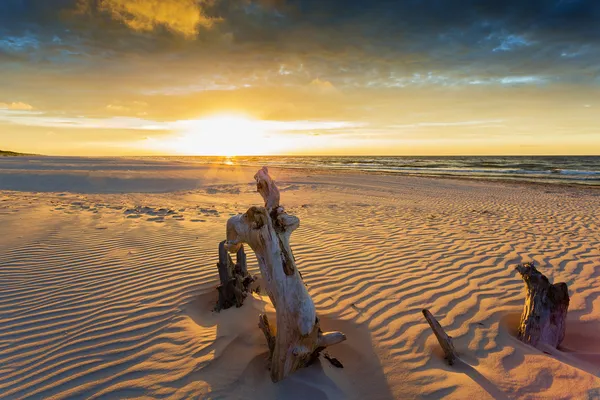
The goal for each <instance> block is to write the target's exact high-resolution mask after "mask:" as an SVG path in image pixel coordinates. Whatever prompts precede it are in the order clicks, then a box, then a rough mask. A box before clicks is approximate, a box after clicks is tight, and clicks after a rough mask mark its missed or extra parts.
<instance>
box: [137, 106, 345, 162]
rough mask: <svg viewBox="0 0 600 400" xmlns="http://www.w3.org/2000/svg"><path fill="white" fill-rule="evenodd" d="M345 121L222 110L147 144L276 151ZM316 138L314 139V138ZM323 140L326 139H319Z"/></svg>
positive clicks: (226, 151) (226, 152)
mask: <svg viewBox="0 0 600 400" xmlns="http://www.w3.org/2000/svg"><path fill="white" fill-rule="evenodd" d="M343 124H344V123H338V122H326V123H311V122H307V121H293V122H292V121H290V122H280V121H261V120H257V119H253V118H249V117H246V116H243V115H234V114H220V115H215V116H212V117H208V118H203V119H196V120H183V121H177V122H175V123H173V124H172V126H171V128H173V131H174V133H173V135H170V136H169V137H166V138H164V137H163V138H161V139H152V138H149V139H148V140H147V142H146V147H149V148H152V149H153V150H155V151H161V152H163V153H176V154H181V155H198V156H240V155H273V154H281V153H283V152H286V151H293V150H294V149H297V148H302V147H305V146H306V145H307V143H308V142H314V141H315V140H314V138H311V137H310V135H307V134H306V133H307V131H310V130H312V129H314V128H320V127H323V128H325V129H339V128H342V127H343V126H344V125H343ZM311 139H312V140H311ZM319 141H322V140H319Z"/></svg>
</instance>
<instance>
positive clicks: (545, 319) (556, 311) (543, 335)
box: [516, 263, 569, 350]
mask: <svg viewBox="0 0 600 400" xmlns="http://www.w3.org/2000/svg"><path fill="white" fill-rule="evenodd" d="M516 270H517V271H518V272H519V273H520V274H521V277H522V278H523V280H524V281H525V287H526V289H527V293H526V297H525V306H524V307H523V313H522V314H521V321H520V323H519V330H518V335H517V337H518V338H519V339H520V340H521V341H523V342H525V343H527V344H530V345H532V346H534V347H537V348H540V349H542V350H543V349H544V347H545V346H550V347H552V348H557V347H558V345H559V344H560V343H561V342H562V341H563V339H564V337H565V331H566V326H567V323H566V320H567V309H568V308H569V290H568V288H567V284H566V283H564V282H561V283H556V284H554V285H553V284H551V283H550V281H548V278H546V277H545V276H544V275H543V274H542V273H541V272H539V271H538V270H537V269H536V268H535V266H534V265H533V263H525V264H523V265H518V266H517V267H516Z"/></svg>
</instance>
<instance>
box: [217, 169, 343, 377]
mask: <svg viewBox="0 0 600 400" xmlns="http://www.w3.org/2000/svg"><path fill="white" fill-rule="evenodd" d="M254 179H255V180H256V184H257V190H258V192H259V193H260V194H261V196H262V197H263V199H264V202H265V207H251V208H250V209H249V210H248V211H247V212H246V213H244V214H241V215H237V216H235V217H231V218H230V219H229V220H228V221H227V244H226V245H225V247H226V248H227V250H228V251H229V252H232V253H235V252H237V251H238V250H239V249H240V246H241V245H242V243H247V244H248V245H249V246H250V247H251V248H252V250H253V251H254V252H255V253H256V258H257V260H258V265H259V267H260V271H261V274H262V276H263V278H264V280H265V282H266V291H267V294H268V295H269V298H270V299H271V301H272V303H273V306H274V307H275V311H276V319H277V321H276V326H275V327H273V326H272V325H271V324H270V323H269V320H268V318H267V316H266V315H260V317H259V327H260V328H261V329H262V331H263V333H264V334H265V337H266V339H267V343H268V345H269V352H270V360H271V361H270V365H271V368H270V369H271V379H272V380H273V381H274V382H277V381H280V380H282V379H283V378H285V377H286V376H288V375H290V374H291V373H292V372H294V371H296V370H298V369H300V368H302V367H305V366H307V365H309V364H310V363H311V362H313V361H314V360H315V359H316V358H317V357H318V356H319V353H320V352H321V351H322V350H323V349H324V348H326V347H327V346H331V345H334V344H336V343H340V342H342V341H344V340H346V337H345V336H344V334H342V333H340V332H327V333H323V332H322V331H321V329H320V325H319V319H318V318H317V314H316V310H315V305H314V303H313V301H312V299H311V297H310V295H309V294H308V291H307V289H306V286H305V285H304V282H303V280H302V277H301V275H300V272H299V271H298V268H297V267H296V261H295V259H294V255H293V253H292V249H291V248H290V236H291V234H292V232H293V231H294V230H295V229H297V228H298V226H299V225H300V220H299V219H298V218H297V217H295V216H293V215H289V214H287V213H286V212H285V210H284V209H283V207H281V206H280V205H279V189H277V185H275V182H274V181H273V180H272V179H271V177H270V176H269V171H268V169H267V168H266V167H263V168H262V169H261V170H259V171H258V173H257V174H256V175H255V176H254Z"/></svg>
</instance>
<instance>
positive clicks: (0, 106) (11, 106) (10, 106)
mask: <svg viewBox="0 0 600 400" xmlns="http://www.w3.org/2000/svg"><path fill="white" fill-rule="evenodd" d="M0 110H11V111H30V110H33V106H31V105H30V104H27V103H22V102H16V103H15V102H13V103H0Z"/></svg>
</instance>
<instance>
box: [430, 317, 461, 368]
mask: <svg viewBox="0 0 600 400" xmlns="http://www.w3.org/2000/svg"><path fill="white" fill-rule="evenodd" d="M423 315H424V316H425V319H426V320H427V323H429V326H430V327H431V330H432V331H433V333H434V334H435V337H436V338H437V340H438V342H440V346H441V347H442V350H444V354H445V355H446V361H448V364H450V365H453V364H454V362H456V361H457V360H458V355H457V354H456V350H454V344H453V343H452V337H450V336H448V335H447V334H446V332H444V328H442V326H441V325H440V323H439V322H438V321H437V320H436V319H435V317H434V316H433V315H432V314H431V313H430V312H429V310H427V309H424V310H423Z"/></svg>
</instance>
